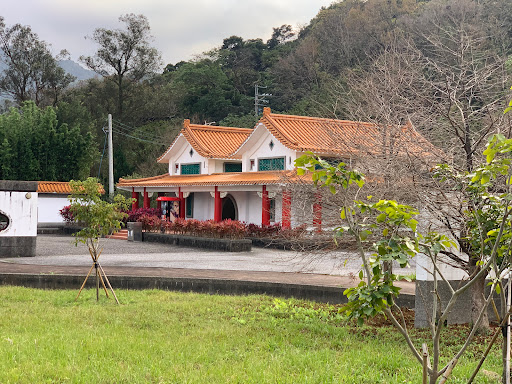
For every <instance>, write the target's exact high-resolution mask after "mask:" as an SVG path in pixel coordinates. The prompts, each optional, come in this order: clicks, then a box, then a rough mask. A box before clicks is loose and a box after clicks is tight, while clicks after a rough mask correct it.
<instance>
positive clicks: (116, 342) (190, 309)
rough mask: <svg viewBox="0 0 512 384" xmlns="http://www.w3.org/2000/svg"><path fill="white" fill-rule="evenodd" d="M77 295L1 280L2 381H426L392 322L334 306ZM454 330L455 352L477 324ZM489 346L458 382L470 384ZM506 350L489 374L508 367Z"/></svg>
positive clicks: (461, 368)
mask: <svg viewBox="0 0 512 384" xmlns="http://www.w3.org/2000/svg"><path fill="white" fill-rule="evenodd" d="M76 293H77V292H76V291H42V290H35V289H27V288H20V287H0V383H68V382H69V383H420V382H421V380H420V368H419V365H418V364H417V362H416V361H415V360H414V359H413V357H412V354H411V353H410V352H409V350H408V349H407V347H406V345H405V343H404V341H403V340H402V337H401V336H400V335H399V334H398V333H397V332H396V331H395V330H394V329H393V328H392V327H389V326H381V325H379V326H368V325H365V326H362V327H357V326H355V325H353V324H347V323H346V322H344V321H343V320H342V319H341V318H340V316H339V315H338V314H337V310H338V308H335V307H331V306H326V305H318V304H313V303H308V302H303V301H297V300H284V299H283V300H281V299H274V298H270V297H266V296H247V297H233V296H209V295H200V294H192V293H190V294H183V293H174V292H163V291H118V292H117V295H118V297H119V299H120V301H121V303H122V305H120V306H118V305H116V304H115V302H114V301H113V300H108V299H106V298H104V296H103V297H102V298H101V300H100V302H98V303H97V302H96V300H95V291H84V292H83V293H82V295H81V296H80V298H79V300H78V302H74V298H75V295H76ZM413 332H414V333H415V334H416V336H418V337H420V338H421V336H426V333H425V332H424V331H413ZM447 332H448V333H447V335H448V336H449V337H448V340H447V345H448V348H451V349H454V348H456V346H457V345H459V344H460V342H461V337H462V335H463V334H464V333H465V332H467V330H466V329H465V328H461V327H458V328H456V329H449V330H447ZM422 341H423V340H421V339H420V340H418V344H421V342H422ZM484 348H485V345H484V343H483V340H482V339H481V340H479V341H478V342H477V343H476V344H475V346H474V347H473V348H472V349H471V350H470V351H469V354H468V355H467V356H468V357H467V358H465V359H464V360H462V361H461V362H460V363H459V364H458V366H457V367H456V369H455V370H454V374H453V377H452V378H451V379H450V380H449V383H465V382H466V381H467V378H468V377H469V376H470V374H471V371H472V369H473V368H474V366H475V364H476V362H477V361H478V358H479V355H480V353H481V351H483V349H484ZM499 355H500V352H499V350H498V348H495V349H494V350H493V353H492V355H491V356H490V358H489V359H488V361H487V362H486V364H485V365H484V369H485V370H487V371H495V372H500V359H499ZM476 382H477V383H498V382H499V380H497V379H496V378H492V373H491V372H487V373H485V374H480V375H479V377H478V380H477V381H476Z"/></svg>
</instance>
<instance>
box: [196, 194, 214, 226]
mask: <svg viewBox="0 0 512 384" xmlns="http://www.w3.org/2000/svg"><path fill="white" fill-rule="evenodd" d="M192 213H193V217H192V218H194V219H197V220H211V219H213V197H211V195H210V192H194V210H193V212H192Z"/></svg>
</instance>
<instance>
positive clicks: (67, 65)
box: [58, 60, 98, 81]
mask: <svg viewBox="0 0 512 384" xmlns="http://www.w3.org/2000/svg"><path fill="white" fill-rule="evenodd" d="M58 63H59V65H60V66H61V68H62V69H63V70H65V71H66V72H67V73H69V74H70V75H73V76H75V77H76V81H80V80H89V79H92V78H94V77H96V76H98V75H97V74H96V73H95V72H93V71H91V70H89V69H85V68H84V67H82V66H81V65H80V64H78V63H76V62H74V61H73V60H59V61H58Z"/></svg>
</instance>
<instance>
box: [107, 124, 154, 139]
mask: <svg viewBox="0 0 512 384" xmlns="http://www.w3.org/2000/svg"><path fill="white" fill-rule="evenodd" d="M112 124H113V125H115V126H116V128H118V129H120V130H122V131H124V132H126V133H128V134H133V132H135V130H136V129H137V128H134V127H131V126H129V125H127V124H124V123H122V122H120V121H118V120H112ZM137 136H139V137H143V138H146V139H150V140H158V139H160V136H159V135H156V134H153V133H151V132H137Z"/></svg>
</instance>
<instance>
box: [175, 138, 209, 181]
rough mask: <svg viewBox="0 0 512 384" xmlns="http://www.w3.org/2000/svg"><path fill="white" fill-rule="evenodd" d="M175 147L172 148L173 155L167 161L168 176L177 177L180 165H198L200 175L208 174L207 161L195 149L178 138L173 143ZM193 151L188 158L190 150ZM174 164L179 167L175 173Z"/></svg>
mask: <svg viewBox="0 0 512 384" xmlns="http://www.w3.org/2000/svg"><path fill="white" fill-rule="evenodd" d="M175 145H176V147H175V148H173V152H174V153H175V154H174V155H173V156H172V157H171V158H170V160H169V174H171V175H179V174H180V172H181V165H180V164H196V163H199V164H200V165H201V166H200V170H201V174H208V167H209V159H207V158H205V157H203V156H201V155H199V154H198V153H197V151H196V150H195V149H193V148H192V146H191V145H190V144H189V143H188V141H186V140H185V139H184V138H183V139H182V138H180V140H179V141H176V143H175ZM191 149H192V150H193V151H194V153H193V154H192V156H190V150H191ZM176 164H179V165H180V167H179V168H178V171H177V172H176Z"/></svg>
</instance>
